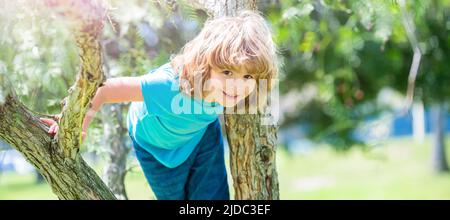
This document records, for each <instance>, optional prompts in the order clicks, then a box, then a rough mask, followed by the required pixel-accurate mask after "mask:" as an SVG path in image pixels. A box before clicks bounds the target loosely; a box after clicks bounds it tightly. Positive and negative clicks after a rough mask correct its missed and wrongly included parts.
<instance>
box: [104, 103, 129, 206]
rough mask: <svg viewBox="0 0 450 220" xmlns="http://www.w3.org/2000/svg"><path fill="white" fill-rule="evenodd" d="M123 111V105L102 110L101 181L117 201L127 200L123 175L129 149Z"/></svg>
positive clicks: (125, 169)
mask: <svg viewBox="0 0 450 220" xmlns="http://www.w3.org/2000/svg"><path fill="white" fill-rule="evenodd" d="M123 110H124V106H123V104H111V105H108V106H104V107H103V109H102V122H103V131H104V142H105V144H104V146H106V148H107V159H106V166H105V170H104V172H103V180H104V181H105V182H106V185H108V187H109V188H110V189H111V191H112V192H113V193H114V195H115V196H116V197H117V198H118V199H121V200H127V199H128V196H127V193H126V191H125V175H126V171H127V156H128V153H129V152H130V149H129V148H128V147H127V146H126V145H125V139H126V138H127V129H126V128H125V127H124V125H123V123H124V122H123V117H122V112H123Z"/></svg>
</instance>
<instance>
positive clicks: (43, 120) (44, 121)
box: [39, 118, 56, 126]
mask: <svg viewBox="0 0 450 220" xmlns="http://www.w3.org/2000/svg"><path fill="white" fill-rule="evenodd" d="M39 119H40V120H41V121H42V122H43V123H44V124H46V125H48V126H50V125H53V124H55V123H56V122H55V121H54V120H52V119H49V118H39Z"/></svg>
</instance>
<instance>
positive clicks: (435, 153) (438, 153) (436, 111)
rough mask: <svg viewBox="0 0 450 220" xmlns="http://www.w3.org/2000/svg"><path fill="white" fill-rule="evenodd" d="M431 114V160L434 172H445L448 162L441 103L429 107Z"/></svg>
mask: <svg viewBox="0 0 450 220" xmlns="http://www.w3.org/2000/svg"><path fill="white" fill-rule="evenodd" d="M431 111H432V112H431V114H432V126H433V135H432V144H433V149H432V154H431V161H432V165H433V170H434V171H435V172H438V173H441V172H447V171H448V170H449V169H448V164H447V160H446V159H445V111H444V106H443V105H442V104H436V105H434V106H433V107H432V108H431Z"/></svg>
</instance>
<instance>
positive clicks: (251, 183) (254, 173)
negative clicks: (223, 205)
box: [197, 0, 279, 200]
mask: <svg viewBox="0 0 450 220" xmlns="http://www.w3.org/2000/svg"><path fill="white" fill-rule="evenodd" d="M197 4H199V5H203V7H204V8H205V9H206V10H207V12H208V14H210V16H213V17H220V16H233V15H236V14H237V13H238V12H239V11H241V10H256V1H255V0H199V1H197ZM266 116H267V115H266ZM262 117H263V115H262V113H258V114H253V115H238V114H226V115H225V127H226V129H225V130H226V132H227V140H228V144H229V146H230V170H231V174H232V178H233V187H234V191H235V199H237V200H242V199H257V200H267V199H279V186H278V175H277V171H276V163H275V153H276V140H277V127H276V126H274V125H268V126H265V125H261V118H262Z"/></svg>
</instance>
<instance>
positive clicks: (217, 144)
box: [130, 119, 230, 200]
mask: <svg viewBox="0 0 450 220" xmlns="http://www.w3.org/2000/svg"><path fill="white" fill-rule="evenodd" d="M130 137H131V136H130ZM131 140H132V142H133V145H134V149H135V152H136V157H137V159H138V161H139V163H140V165H141V167H142V170H143V171H144V175H145V177H146V179H147V181H148V183H149V184H150V187H151V189H152V191H153V193H154V194H155V196H156V198H157V199H159V200H186V199H189V200H229V199H230V195H229V190H228V181H227V172H226V169H225V161H224V149H223V148H224V147H223V139H222V132H221V127H220V123H219V119H217V120H216V121H215V122H213V123H211V124H209V125H208V128H207V129H206V131H205V134H204V135H203V137H202V139H201V140H200V142H199V143H198V144H197V146H196V147H195V149H194V150H193V152H192V153H191V155H190V156H189V157H188V158H187V160H186V161H185V162H183V163H182V164H181V165H179V166H177V167H174V168H168V167H166V166H164V165H163V164H161V163H160V162H159V161H158V160H157V159H156V158H155V157H153V155H151V154H150V153H149V152H147V151H146V150H144V149H143V148H142V147H141V146H139V145H138V144H137V143H136V141H135V140H134V139H133V137H131Z"/></svg>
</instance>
